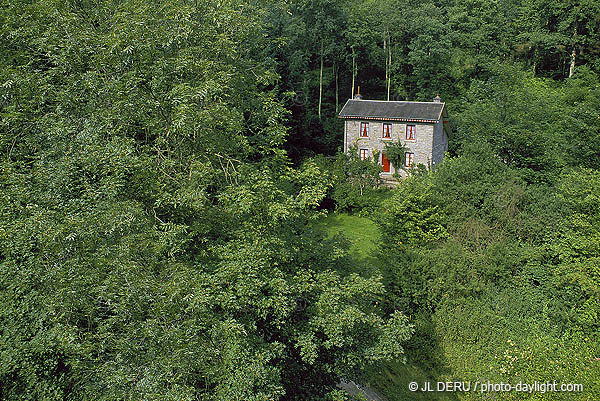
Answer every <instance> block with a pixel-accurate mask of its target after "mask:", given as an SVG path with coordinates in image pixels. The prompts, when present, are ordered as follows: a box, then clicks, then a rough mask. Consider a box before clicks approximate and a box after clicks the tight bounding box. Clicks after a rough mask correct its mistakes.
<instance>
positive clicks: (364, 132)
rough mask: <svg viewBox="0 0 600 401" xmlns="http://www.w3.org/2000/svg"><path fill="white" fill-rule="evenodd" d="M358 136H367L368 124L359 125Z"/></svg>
mask: <svg viewBox="0 0 600 401" xmlns="http://www.w3.org/2000/svg"><path fill="white" fill-rule="evenodd" d="M360 136H362V137H365V136H369V123H365V122H362V123H360Z"/></svg>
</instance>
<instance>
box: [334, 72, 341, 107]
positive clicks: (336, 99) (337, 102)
mask: <svg viewBox="0 0 600 401" xmlns="http://www.w3.org/2000/svg"><path fill="white" fill-rule="evenodd" d="M333 70H334V71H335V114H337V113H338V112H339V108H340V95H339V85H338V75H339V66H338V63H337V61H336V62H335V63H334V65H333Z"/></svg>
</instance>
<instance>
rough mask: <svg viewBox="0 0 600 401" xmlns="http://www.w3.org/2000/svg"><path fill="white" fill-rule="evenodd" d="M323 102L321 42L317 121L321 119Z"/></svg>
mask: <svg viewBox="0 0 600 401" xmlns="http://www.w3.org/2000/svg"><path fill="white" fill-rule="evenodd" d="M322 101H323V41H321V72H320V74H319V120H320V119H321V103H322Z"/></svg>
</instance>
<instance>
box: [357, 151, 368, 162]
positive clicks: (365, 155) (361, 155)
mask: <svg viewBox="0 0 600 401" xmlns="http://www.w3.org/2000/svg"><path fill="white" fill-rule="evenodd" d="M358 154H359V155H360V160H365V159H366V158H367V157H369V149H360V150H359V151H358Z"/></svg>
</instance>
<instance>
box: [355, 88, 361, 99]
mask: <svg viewBox="0 0 600 401" xmlns="http://www.w3.org/2000/svg"><path fill="white" fill-rule="evenodd" d="M354 100H362V95H361V94H360V86H359V87H358V91H357V92H356V95H354Z"/></svg>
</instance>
